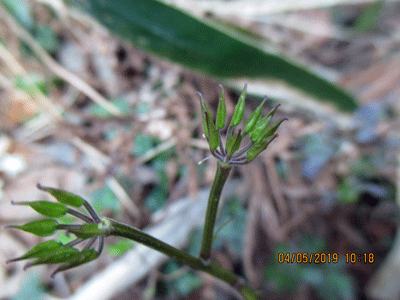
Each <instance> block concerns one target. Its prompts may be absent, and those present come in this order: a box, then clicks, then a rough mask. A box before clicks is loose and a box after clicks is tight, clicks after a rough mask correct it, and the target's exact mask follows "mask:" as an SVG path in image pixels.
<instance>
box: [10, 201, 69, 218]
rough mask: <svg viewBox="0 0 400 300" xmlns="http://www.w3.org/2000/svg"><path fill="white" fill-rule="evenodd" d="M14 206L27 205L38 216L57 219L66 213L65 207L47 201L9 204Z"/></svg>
mask: <svg viewBox="0 0 400 300" xmlns="http://www.w3.org/2000/svg"><path fill="white" fill-rule="evenodd" d="M11 203H12V204H14V205H29V206H30V207H32V208H33V209H34V210H36V211H37V212H38V213H39V214H42V215H44V216H46V217H51V218H58V217H61V216H63V215H65V214H66V213H67V207H66V206H65V205H64V204H61V203H54V202H49V201H32V202H14V201H12V202H11Z"/></svg>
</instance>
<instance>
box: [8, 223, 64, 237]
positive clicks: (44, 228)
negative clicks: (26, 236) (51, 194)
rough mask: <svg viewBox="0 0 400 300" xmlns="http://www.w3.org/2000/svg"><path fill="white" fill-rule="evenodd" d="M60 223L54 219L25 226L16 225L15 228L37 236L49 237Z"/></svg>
mask: <svg viewBox="0 0 400 300" xmlns="http://www.w3.org/2000/svg"><path fill="white" fill-rule="evenodd" d="M57 226H58V222H57V221H56V220H53V219H45V220H39V221H33V222H29V223H26V224H24V225H14V226H12V227H13V228H16V229H21V230H23V231H26V232H30V233H33V234H34V235H37V236H42V237H44V236H49V235H52V234H53V233H54V232H55V231H56V230H57Z"/></svg>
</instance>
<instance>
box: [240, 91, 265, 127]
mask: <svg viewBox="0 0 400 300" xmlns="http://www.w3.org/2000/svg"><path fill="white" fill-rule="evenodd" d="M265 101H267V97H265V98H264V101H263V102H262V103H261V104H260V105H259V106H258V107H257V109H256V110H255V111H253V113H252V114H251V115H250V118H249V119H248V120H247V121H246V124H245V125H244V132H245V134H248V133H249V132H251V131H252V130H253V129H254V127H255V126H256V124H257V122H258V120H259V119H260V118H261V114H262V107H263V105H264V103H265Z"/></svg>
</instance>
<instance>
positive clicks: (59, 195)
mask: <svg viewBox="0 0 400 300" xmlns="http://www.w3.org/2000/svg"><path fill="white" fill-rule="evenodd" d="M37 187H38V188H39V189H40V190H42V191H45V192H48V193H50V194H51V195H52V196H53V197H54V198H56V200H57V201H58V202H60V203H63V204H66V205H70V206H74V207H79V206H81V205H82V204H83V203H84V201H85V200H84V199H83V198H82V197H80V196H78V195H75V194H72V193H70V192H67V191H63V190H59V189H53V188H50V187H44V186H41V185H40V184H38V185H37Z"/></svg>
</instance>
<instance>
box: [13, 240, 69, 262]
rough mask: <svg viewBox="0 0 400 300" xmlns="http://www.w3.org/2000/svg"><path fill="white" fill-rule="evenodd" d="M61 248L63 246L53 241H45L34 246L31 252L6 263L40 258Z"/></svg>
mask: <svg viewBox="0 0 400 300" xmlns="http://www.w3.org/2000/svg"><path fill="white" fill-rule="evenodd" d="M62 246H63V244H62V243H60V242H57V241H54V240H50V241H46V242H43V243H40V244H38V245H36V246H35V247H33V248H32V249H31V250H29V251H28V252H26V253H25V254H24V255H22V256H21V257H18V258H13V259H10V260H8V261H7V263H10V262H13V261H18V260H23V259H29V258H34V257H40V256H42V255H44V254H46V253H49V252H53V251H56V250H57V249H60V248H61V247H62Z"/></svg>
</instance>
